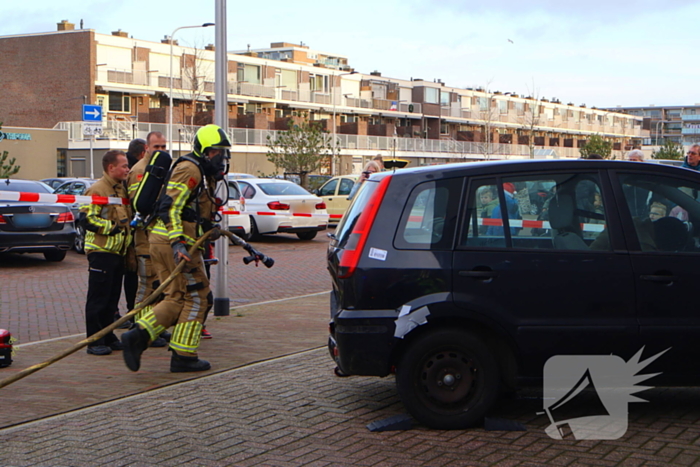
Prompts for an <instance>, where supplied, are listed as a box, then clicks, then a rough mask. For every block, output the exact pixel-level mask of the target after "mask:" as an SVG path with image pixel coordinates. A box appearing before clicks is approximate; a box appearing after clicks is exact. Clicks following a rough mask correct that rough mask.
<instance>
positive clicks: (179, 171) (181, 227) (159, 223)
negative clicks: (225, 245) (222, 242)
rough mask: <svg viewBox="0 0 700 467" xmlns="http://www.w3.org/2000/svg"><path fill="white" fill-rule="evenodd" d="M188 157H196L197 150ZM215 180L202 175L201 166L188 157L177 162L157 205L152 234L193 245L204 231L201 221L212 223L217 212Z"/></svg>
mask: <svg viewBox="0 0 700 467" xmlns="http://www.w3.org/2000/svg"><path fill="white" fill-rule="evenodd" d="M188 157H191V158H196V157H198V156H195V155H194V154H188ZM215 188H216V183H215V181H214V180H213V179H212V178H210V177H203V176H202V172H201V171H200V169H199V166H198V165H197V164H195V163H193V162H190V161H189V160H182V161H179V162H178V163H176V165H175V166H174V167H173V168H172V169H171V173H170V178H169V180H168V184H167V186H166V189H165V193H164V195H163V196H162V197H161V199H160V201H159V202H158V207H157V208H156V215H157V220H156V222H155V223H154V225H153V227H152V230H151V232H150V235H158V236H160V239H158V240H155V241H161V242H162V241H164V240H167V241H168V243H170V244H173V243H175V242H177V241H184V242H185V243H186V244H187V246H188V247H189V246H192V245H193V244H194V242H195V241H196V239H197V237H199V236H201V235H202V234H203V233H204V231H203V228H202V224H206V223H211V220H212V218H213V216H214V215H215V214H216V203H215V202H214V200H215V199H216V198H215V197H214V190H215Z"/></svg>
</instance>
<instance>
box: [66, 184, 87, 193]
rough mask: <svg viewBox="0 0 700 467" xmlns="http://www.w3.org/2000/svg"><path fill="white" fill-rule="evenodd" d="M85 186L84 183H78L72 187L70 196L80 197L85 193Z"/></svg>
mask: <svg viewBox="0 0 700 467" xmlns="http://www.w3.org/2000/svg"><path fill="white" fill-rule="evenodd" d="M85 190H86V188H85V184H84V183H82V182H76V183H74V184H73V185H71V187H70V194H71V195H76V196H80V195H82V194H83V193H85Z"/></svg>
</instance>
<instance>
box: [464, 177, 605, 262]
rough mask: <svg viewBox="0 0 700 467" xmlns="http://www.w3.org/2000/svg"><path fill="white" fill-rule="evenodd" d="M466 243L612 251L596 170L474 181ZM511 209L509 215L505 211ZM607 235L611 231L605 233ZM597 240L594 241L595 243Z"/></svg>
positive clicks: (481, 245)
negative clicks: (593, 171)
mask: <svg viewBox="0 0 700 467" xmlns="http://www.w3.org/2000/svg"><path fill="white" fill-rule="evenodd" d="M467 206H468V208H467V219H468V226H467V228H465V229H464V230H465V232H466V235H464V238H463V241H462V245H463V246H477V247H496V248H498V247H501V248H505V247H506V246H508V243H507V238H506V232H505V230H504V226H505V225H506V222H507V223H508V227H509V228H508V232H509V233H510V244H509V245H510V246H511V247H512V248H518V249H520V248H526V249H538V250H542V249H544V250H583V251H586V250H609V249H610V243H609V242H605V241H604V239H601V241H599V242H597V243H595V242H596V240H597V239H598V237H599V236H600V235H601V233H602V232H604V230H605V209H604V207H603V196H602V191H601V188H600V181H599V178H598V175H597V174H554V175H550V174H547V175H530V176H518V177H504V178H503V179H502V180H501V182H500V185H498V184H497V182H496V180H494V179H490V180H484V181H478V182H474V183H472V188H471V189H470V196H469V199H468V202H467ZM506 214H507V215H506ZM604 237H605V238H607V234H606V235H605V236H604ZM594 243H595V245H594Z"/></svg>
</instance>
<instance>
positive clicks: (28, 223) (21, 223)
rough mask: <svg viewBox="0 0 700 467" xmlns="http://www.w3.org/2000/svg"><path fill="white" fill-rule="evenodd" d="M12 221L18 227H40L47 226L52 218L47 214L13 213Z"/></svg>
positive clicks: (51, 221)
mask: <svg viewBox="0 0 700 467" xmlns="http://www.w3.org/2000/svg"><path fill="white" fill-rule="evenodd" d="M12 223H13V224H14V226H15V227H16V228H18V229H41V228H44V227H49V226H50V225H51V224H52V223H53V220H52V219H51V216H50V215H49V214H15V215H14V216H12Z"/></svg>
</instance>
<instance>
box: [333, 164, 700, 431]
mask: <svg viewBox="0 0 700 467" xmlns="http://www.w3.org/2000/svg"><path fill="white" fill-rule="evenodd" d="M365 185H366V186H364V187H363V189H362V190H361V191H360V192H359V193H358V195H357V196H356V197H355V199H354V200H353V202H352V203H351V205H350V207H349V209H348V212H347V213H346V214H345V216H344V217H343V219H342V220H341V222H340V224H339V225H338V227H337V229H336V232H335V234H334V236H332V239H331V243H330V244H329V248H328V267H329V271H330V274H331V278H332V284H333V290H332V293H331V310H330V311H331V324H330V337H329V344H328V345H329V350H330V353H331V356H332V358H333V359H334V360H335V362H336V364H337V365H338V368H337V369H336V371H337V373H338V374H340V375H365V376H387V375H389V374H390V373H392V372H393V371H395V372H396V385H397V389H398V393H399V395H400V397H401V400H402V401H403V403H404V405H405V406H406V408H407V409H408V411H409V412H410V413H411V414H412V415H413V416H414V417H415V418H416V419H417V420H418V421H420V422H421V423H423V424H425V425H428V426H430V427H434V428H440V429H452V428H463V427H467V426H471V425H473V424H476V423H478V422H480V421H481V420H482V419H483V417H484V416H485V414H487V413H488V411H489V410H490V409H491V408H492V407H493V406H494V404H496V402H497V399H498V396H499V394H501V393H503V392H512V391H513V390H515V389H517V388H518V387H519V386H524V385H540V384H542V381H543V375H544V366H545V363H546V362H548V360H549V359H550V358H552V357H554V356H567V355H568V356H572V355H578V356H611V355H613V356H618V357H620V358H621V359H622V360H624V361H626V362H630V363H632V362H636V358H634V357H633V356H635V355H636V354H637V353H639V354H642V353H643V355H641V358H639V361H642V360H644V359H647V358H648V359H649V360H648V361H647V362H644V364H640V365H635V366H634V369H631V373H630V377H632V375H633V374H636V373H644V374H649V375H651V376H654V375H655V374H656V373H659V374H658V375H657V376H654V377H653V379H650V380H649V381H647V382H645V384H649V385H654V386H659V385H700V346H698V345H697V343H698V341H699V340H700V314H699V313H697V310H696V307H695V301H696V299H697V289H696V287H697V284H698V283H700V269H699V268H698V267H697V264H698V260H700V174H698V173H697V172H694V171H690V170H685V169H680V168H675V167H670V166H665V165H652V164H643V163H637V162H622V161H605V160H601V161H595V160H584V161H579V160H556V161H554V160H550V161H520V162H514V161H503V162H480V163H469V164H450V165H441V166H433V167H420V168H410V169H404V170H402V171H398V172H396V173H395V174H392V173H389V172H383V173H379V174H374V175H372V176H371V177H370V179H369V180H368V181H367V182H365ZM517 186H520V187H522V188H519V189H517V190H516V189H514V188H515V187H517ZM550 186H551V187H553V189H551V190H549V191H551V193H550V197H549V198H548V199H547V200H546V201H545V202H544V203H543V208H542V209H543V211H544V212H545V213H546V214H547V216H546V218H544V219H543V218H540V219H539V220H538V217H539V215H537V214H533V213H532V209H531V207H532V206H531V205H530V199H532V198H533V196H532V195H533V193H529V190H531V189H532V190H542V189H546V187H550ZM492 194H494V195H495V197H494V201H492V200H491V195H492ZM482 195H483V196H482ZM534 196H538V195H537V194H536V193H534ZM482 200H483V201H482ZM486 202H488V204H487V203H486ZM492 202H493V204H491V203H492ZM654 219H656V220H654ZM640 349H643V351H642V350H640ZM667 349H668V350H667ZM666 350H667V351H666ZM664 351H666V352H665V353H663V352H664ZM659 354H663V355H661V356H659ZM636 356H637V357H640V355H636ZM656 357H658V358H656ZM654 358H656V360H654ZM622 360H621V361H622ZM650 362H653V363H650ZM645 365H646V368H644V371H642V368H643V367H644V366H645ZM629 384H634V383H629ZM626 394H627V393H626Z"/></svg>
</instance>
